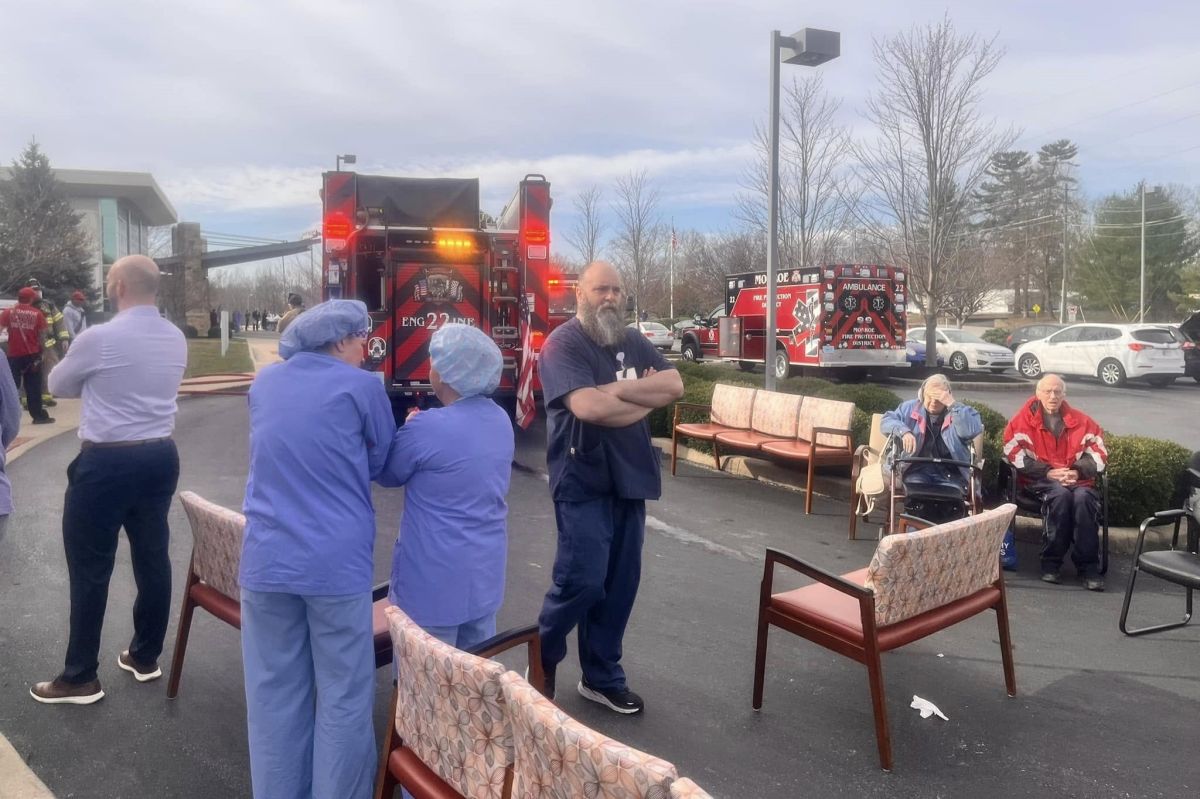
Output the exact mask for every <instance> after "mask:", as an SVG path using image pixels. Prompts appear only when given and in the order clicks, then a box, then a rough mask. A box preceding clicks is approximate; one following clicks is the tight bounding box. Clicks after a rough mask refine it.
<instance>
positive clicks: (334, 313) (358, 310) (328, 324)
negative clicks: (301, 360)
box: [279, 300, 371, 361]
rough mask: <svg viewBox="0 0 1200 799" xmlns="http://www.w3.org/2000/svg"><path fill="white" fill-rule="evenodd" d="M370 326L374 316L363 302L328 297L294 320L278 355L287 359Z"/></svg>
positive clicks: (319, 347) (280, 341)
mask: <svg viewBox="0 0 1200 799" xmlns="http://www.w3.org/2000/svg"><path fill="white" fill-rule="evenodd" d="M370 329H371V317H370V315H369V314H368V313H367V306H366V305H365V304H364V303H361V302H359V301H358V300H326V301H325V302H323V303H321V304H319V305H314V306H313V307H311V308H309V309H308V310H307V311H304V312H303V313H302V314H300V315H299V316H297V317H296V318H295V319H294V320H292V323H291V324H290V325H288V326H287V330H284V331H283V335H282V336H280V338H279V356H280V357H281V358H283V359H284V360H285V361H286V360H287V359H288V358H290V357H292V356H293V355H295V354H296V353H297V352H313V351H315V350H319V349H321V348H323V347H326V346H328V345H330V344H332V343H334V342H335V341H341V340H342V339H344V338H346V337H347V336H352V335H354V334H355V333H360V332H362V331H364V330H367V331H369V330H370Z"/></svg>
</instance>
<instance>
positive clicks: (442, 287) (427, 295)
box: [413, 269, 463, 302]
mask: <svg viewBox="0 0 1200 799" xmlns="http://www.w3.org/2000/svg"><path fill="white" fill-rule="evenodd" d="M413 299H414V300H416V301H417V302H462V300H463V284H462V281H461V280H459V279H458V277H457V276H455V274H454V273H453V272H452V271H450V270H448V269H425V270H424V271H423V273H422V274H421V279H420V280H418V281H417V285H416V286H414V287H413Z"/></svg>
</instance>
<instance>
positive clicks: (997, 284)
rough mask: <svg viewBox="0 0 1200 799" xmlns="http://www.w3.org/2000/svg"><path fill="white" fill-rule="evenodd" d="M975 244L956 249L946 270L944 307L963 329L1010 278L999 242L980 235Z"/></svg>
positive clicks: (973, 240)
mask: <svg viewBox="0 0 1200 799" xmlns="http://www.w3.org/2000/svg"><path fill="white" fill-rule="evenodd" d="M969 237H970V238H971V241H970V242H969V243H968V244H966V245H965V246H960V247H957V248H955V251H954V261H953V262H952V263H951V264H949V265H948V268H947V269H946V282H945V284H944V285H943V290H944V294H945V301H944V302H943V304H942V305H943V308H944V310H945V311H946V313H948V314H950V315H951V316H952V317H954V321H955V323H956V324H957V325H958V326H959V327H962V326H963V325H964V324H965V323H966V321H967V319H969V318H970V317H971V316H973V315H974V314H976V313H978V312H979V311H981V310H983V308H984V306H985V305H986V304H987V302H988V300H989V299H990V298H991V297H992V296H994V292H996V291H998V290H999V289H1001V288H1002V287H1003V286H1004V285H1005V283H1006V282H1007V281H1008V279H1009V272H1008V270H1007V263H1008V262H1007V255H1006V253H1005V252H1004V250H1003V248H1002V247H1001V246H999V245H997V243H996V242H994V241H990V240H989V239H987V238H985V237H984V236H983V235H981V234H980V233H978V232H972V233H970V234H969Z"/></svg>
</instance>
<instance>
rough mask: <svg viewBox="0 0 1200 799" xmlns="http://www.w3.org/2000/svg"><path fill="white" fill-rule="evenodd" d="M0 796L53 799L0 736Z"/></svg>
mask: <svg viewBox="0 0 1200 799" xmlns="http://www.w3.org/2000/svg"><path fill="white" fill-rule="evenodd" d="M0 774H3V775H4V777H3V779H0V794H3V796H4V797H5V799H54V794H52V793H51V792H50V789H49V788H47V787H46V784H45V783H44V782H42V781H41V780H40V779H38V776H37V775H36V774H34V773H33V771H32V770H31V769H30V768H29V766H28V765H26V764H25V761H24V760H23V759H21V756H20V755H19V754H17V750H16V749H14V748H13V746H12V744H11V743H9V741H8V739H7V738H5V737H4V735H3V734H0Z"/></svg>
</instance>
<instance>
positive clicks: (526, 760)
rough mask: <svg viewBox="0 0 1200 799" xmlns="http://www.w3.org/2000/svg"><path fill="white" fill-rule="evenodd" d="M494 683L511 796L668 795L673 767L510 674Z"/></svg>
mask: <svg viewBox="0 0 1200 799" xmlns="http://www.w3.org/2000/svg"><path fill="white" fill-rule="evenodd" d="M500 683H501V685H502V686H503V689H504V701H505V704H506V706H507V709H508V713H509V717H510V718H511V720H512V735H513V749H514V753H515V757H514V762H513V773H514V775H515V779H514V783H513V796H514V797H521V799H578V797H589V799H669V797H670V796H671V792H670V791H671V783H672V782H673V781H675V780H676V779H677V778H678V774H677V773H676V772H675V767H674V766H673V765H671V764H670V763H668V762H667V761H665V760H660V759H659V758H657V757H654V756H653V755H648V754H646V753H644V752H639V751H638V750H636V749H632V748H630V747H628V746H625V745H624V744H622V743H618V742H617V741H614V740H613V739H611V738H607V737H605V736H603V735H601V734H600V733H598V732H596V731H595V730H592V729H590V728H588V727H585V726H584V725H582V724H580V723H579V722H578V721H575V720H574V719H573V718H571V717H570V716H568V715H567V714H566V713H563V712H562V711H561V710H559V709H558V707H556V706H555V705H554V704H553V703H552V702H550V701H549V700H548V699H545V698H544V697H543V696H542V695H541V694H540V693H538V692H537V690H536V689H534V688H533V686H531V685H530V684H529V683H527V682H525V680H523V679H521V677H520V676H519V675H518V674H516V673H514V672H511V671H510V672H507V673H505V674H504V675H503V676H502V677H501V678H500Z"/></svg>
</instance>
